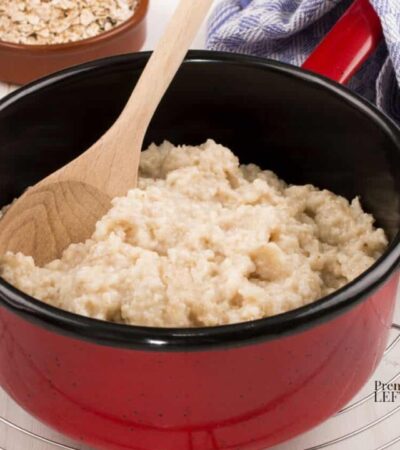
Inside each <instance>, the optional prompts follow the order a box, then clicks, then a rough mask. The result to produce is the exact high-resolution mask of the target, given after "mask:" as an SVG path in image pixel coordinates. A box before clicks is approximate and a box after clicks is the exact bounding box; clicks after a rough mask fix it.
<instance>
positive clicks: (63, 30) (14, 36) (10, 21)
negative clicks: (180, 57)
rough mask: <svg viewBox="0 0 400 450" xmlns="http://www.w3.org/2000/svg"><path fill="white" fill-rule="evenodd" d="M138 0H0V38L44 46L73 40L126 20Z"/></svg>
mask: <svg viewBox="0 0 400 450" xmlns="http://www.w3.org/2000/svg"><path fill="white" fill-rule="evenodd" d="M136 6H137V0H1V1H0V40H1V41H5V42H12V43H16V44H31V45H47V44H62V43H67V42H74V41H78V40H81V39H86V38H90V37H93V36H96V35H98V34H100V33H103V32H105V31H108V30H110V29H111V28H113V27H115V26H117V25H120V24H121V23H122V22H125V21H126V20H128V19H129V18H130V17H131V16H132V15H133V14H134V12H135V8H136Z"/></svg>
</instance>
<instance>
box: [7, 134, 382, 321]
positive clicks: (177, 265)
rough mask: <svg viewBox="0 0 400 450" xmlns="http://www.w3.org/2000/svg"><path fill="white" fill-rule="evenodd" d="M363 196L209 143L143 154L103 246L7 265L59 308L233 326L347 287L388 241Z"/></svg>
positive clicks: (102, 226)
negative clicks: (288, 174) (322, 186)
mask: <svg viewBox="0 0 400 450" xmlns="http://www.w3.org/2000/svg"><path fill="white" fill-rule="evenodd" d="M373 223H374V219H373V217H372V216H371V215H369V214H366V213H365V212H363V210H362V208H361V205H360V202H359V200H358V198H355V199H354V200H353V201H352V202H351V203H349V202H348V201H347V200H346V199H345V198H343V197H340V196H338V195H335V194H333V193H331V192H329V191H327V190H319V189H317V188H316V187H314V186H312V185H306V186H292V185H287V184H286V183H285V182H284V181H282V180H280V179H279V178H278V177H277V176H276V175H275V174H273V173H272V172H270V171H267V170H261V169H260V168H259V167H257V166H255V165H252V164H250V165H240V164H239V161H238V159H237V157H236V156H235V155H234V154H233V153H232V152H231V151H230V150H229V149H227V148H225V147H223V146H221V145H218V144H216V143H215V142H214V141H212V140H209V141H207V142H206V143H205V144H203V145H201V146H199V147H190V146H182V147H175V146H173V145H172V144H170V143H168V142H165V143H163V144H162V145H161V146H159V147H157V146H156V145H152V146H150V148H149V149H148V150H146V151H145V152H143V153H142V158H141V163H140V177H139V182H138V187H137V188H136V189H132V190H131V191H130V192H129V193H128V194H127V195H126V196H125V197H120V198H116V199H114V200H113V206H112V208H111V209H110V211H109V212H108V213H107V214H106V215H105V216H104V217H103V218H102V219H101V220H100V221H99V222H98V223H97V225H96V229H95V231H94V233H93V236H92V237H91V239H89V240H87V241H86V242H84V243H80V244H73V245H71V246H70V247H69V248H68V249H66V250H65V252H64V254H63V256H62V258H61V259H59V260H55V261H53V262H51V263H49V264H47V265H46V266H45V267H43V268H40V267H37V266H35V263H34V260H33V259H32V258H31V257H29V256H24V255H22V254H12V253H7V254H6V255H4V256H3V257H1V258H0V274H1V276H2V277H3V278H4V279H5V280H7V281H8V282H10V283H11V284H13V285H14V286H16V287H17V288H19V289H20V290H22V291H24V292H26V293H28V294H30V295H31V296H33V297H35V298H38V299H40V300H42V301H44V302H46V303H49V304H51V305H54V306H56V307H58V308H62V309H65V310H67V311H71V312H74V313H77V314H81V315H84V316H88V317H94V318H98V319H103V320H109V321H114V322H120V323H126V324H136V325H146V326H157V327H197V326H213V325H223V324H230V323H237V322H244V321H248V320H253V319H258V318H261V317H267V316H272V315H275V314H279V313H282V312H285V311H288V310H291V309H294V308H298V307H300V306H302V305H305V304H308V303H310V302H313V301H315V300H317V299H319V298H321V297H323V296H325V295H327V294H329V293H331V292H333V291H335V290H337V289H339V288H340V287H342V286H344V285H345V284H347V283H348V282H350V281H351V280H353V279H354V278H356V277H357V276H358V275H360V274H361V273H362V272H364V271H365V270H366V269H367V268H368V267H370V266H371V265H372V264H373V262H374V261H375V260H376V259H377V258H378V257H379V256H380V255H381V254H382V252H383V251H384V249H385V247H386V245H387V239H386V237H385V234H384V232H383V230H382V229H380V228H374V225H373Z"/></svg>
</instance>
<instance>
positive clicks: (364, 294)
mask: <svg viewBox="0 0 400 450" xmlns="http://www.w3.org/2000/svg"><path fill="white" fill-rule="evenodd" d="M149 54H150V53H149V52H141V53H136V54H132V55H123V56H116V57H109V58H105V59H101V60H97V61H93V62H90V63H86V64H82V65H79V66H76V67H72V68H69V69H66V70H63V71H61V72H57V73H56V74H53V75H50V76H48V77H45V78H42V79H40V80H38V81H35V82H33V83H30V84H29V85H27V86H24V87H23V88H21V89H19V90H17V91H15V92H14V93H11V94H10V95H8V96H7V97H5V98H4V99H2V100H1V101H0V110H2V109H4V108H6V107H7V106H8V105H10V104H13V103H15V102H16V101H18V100H19V99H20V98H23V97H24V96H26V95H30V94H31V93H34V92H36V91H38V90H40V89H41V88H44V87H47V86H49V85H53V84H56V83H58V82H61V81H63V80H64V79H67V78H69V77H71V76H74V75H77V74H82V73H84V72H87V71H89V70H94V69H97V68H102V67H107V66H110V67H111V66H115V67H117V66H118V65H119V64H124V63H126V62H129V61H134V60H143V62H144V61H146V59H147V58H148V57H149ZM185 61H186V62H190V63H192V64H196V63H201V64H203V63H230V64H240V65H251V66H253V67H254V66H257V67H259V68H263V69H268V70H274V71H278V72H280V73H282V74H285V75H288V76H292V77H296V78H300V79H302V80H303V81H305V82H309V83H316V84H318V85H319V86H323V87H324V88H325V89H328V90H329V91H331V92H332V93H334V94H335V95H337V96H339V97H340V98H341V99H342V100H343V101H345V102H348V103H351V104H352V105H353V106H355V107H356V108H357V109H358V110H359V111H362V112H363V113H364V114H366V115H368V116H369V117H370V118H371V120H373V121H374V122H375V123H377V124H379V126H380V127H384V128H385V129H386V131H387V132H388V133H389V134H390V135H391V137H392V139H393V141H394V142H395V143H396V145H397V147H398V149H399V151H400V129H399V127H398V126H397V125H396V124H395V123H394V122H393V121H392V120H391V119H389V118H388V117H386V116H385V115H384V114H382V113H381V112H380V111H379V110H378V109H377V108H376V107H375V106H374V105H373V104H371V103H370V102H368V101H367V100H365V99H363V98H361V97H359V96H358V95H357V94H354V93H353V92H351V91H350V90H349V89H347V88H346V87H343V86H340V85H339V84H337V83H335V82H333V81H330V80H328V79H326V78H324V77H322V76H320V75H316V74H313V73H310V72H308V71H305V70H303V69H300V68H297V67H294V66H290V65H287V64H284V63H280V62H276V61H271V60H268V59H264V58H258V57H254V56H248V55H241V54H232V53H224V52H214V51H207V50H192V51H190V52H189V53H188V56H187V57H186V60H185ZM399 263H400V232H398V233H397V234H396V236H395V237H394V239H393V241H392V242H391V243H390V245H389V246H388V248H387V249H386V251H385V252H384V254H383V255H382V256H381V257H380V258H379V260H378V261H376V262H375V263H374V264H373V265H372V266H371V267H370V268H369V269H368V270H367V271H366V272H364V273H363V274H361V275H360V276H359V277H357V278H356V279H355V280H354V281H352V282H351V283H349V284H347V285H346V286H344V287H343V288H341V289H340V290H338V291H336V292H334V293H333V294H330V295H328V296H326V297H323V298H321V299H319V300H317V301H315V302H313V303H310V304H308V305H306V306H303V307H300V308H297V309H295V310H292V311H289V312H286V313H283V314H279V315H276V316H272V317H267V318H263V319H258V320H253V321H250V322H243V323H238V324H232V325H222V326H217V327H201V328H154V327H143V326H135V325H121V324H116V323H111V322H104V321H101V320H96V319H91V318H87V317H83V316H79V315H76V314H73V313H69V312H66V311H63V310H61V309H58V308H55V307H53V306H50V305H47V304H45V303H43V302H41V301H39V300H36V299H34V298H32V297H30V296H29V295H26V294H24V293H23V292H21V291H19V290H18V289H16V288H14V287H13V286H11V285H10V284H9V283H7V282H6V281H5V280H3V279H2V278H1V277H0V305H2V306H4V307H6V308H7V309H9V310H11V311H12V312H14V313H16V314H17V315H19V316H21V317H22V318H24V319H26V320H28V321H30V322H33V323H36V324H38V325H40V326H41V327H44V328H46V329H48V330H51V331H54V332H56V333H59V334H63V335H67V336H70V337H73V338H76V339H81V340H85V341H89V342H92V343H96V344H100V345H107V346H112V347H119V348H127V349H136V350H146V351H196V350H210V349H219V348H224V347H234V346H241V345H246V344H247V345H248V344H251V343H256V342H260V341H266V340H271V339H277V338H280V337H282V336H287V335H292V334H295V333H299V332H301V331H304V330H307V329H309V328H312V327H314V326H317V325H319V324H321V323H324V322H327V321H329V320H331V319H333V318H335V317H337V316H338V315H341V314H343V313H345V312H346V311H348V310H349V309H352V308H353V307H355V306H356V305H357V304H359V303H360V302H362V301H363V300H366V299H368V298H369V296H370V295H371V294H372V293H373V292H374V291H376V290H377V289H378V288H379V287H380V286H381V285H382V284H383V283H384V282H385V281H386V280H388V278H389V277H390V276H391V275H392V274H393V273H394V271H395V270H396V269H397V267H398V265H399Z"/></svg>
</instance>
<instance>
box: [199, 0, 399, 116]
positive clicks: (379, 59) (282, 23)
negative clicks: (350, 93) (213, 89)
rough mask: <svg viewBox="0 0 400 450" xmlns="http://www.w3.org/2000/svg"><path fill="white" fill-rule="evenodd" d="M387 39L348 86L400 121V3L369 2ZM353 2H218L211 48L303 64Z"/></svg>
mask: <svg viewBox="0 0 400 450" xmlns="http://www.w3.org/2000/svg"><path fill="white" fill-rule="evenodd" d="M370 1H371V4H372V6H373V7H374V8H375V10H376V12H377V13H378V15H379V17H380V19H381V22H382V26H383V30H384V35H385V42H382V44H381V45H380V47H379V48H378V50H377V51H376V53H375V55H374V56H373V57H372V58H370V59H369V60H368V61H367V62H366V63H365V64H364V66H363V67H362V68H361V70H360V71H359V73H358V74H357V75H356V76H355V77H354V78H353V79H352V80H351V82H350V84H349V86H350V87H351V88H352V89H354V90H355V91H356V92H358V93H359V94H361V95H363V96H365V97H366V98H368V99H369V100H371V101H374V102H375V103H376V104H377V105H378V107H379V108H380V109H382V110H383V111H385V112H386V113H387V114H389V115H391V116H392V117H393V118H394V119H396V120H398V121H399V122H400V91H399V85H400V0H370ZM351 2H352V0H219V2H218V4H217V6H216V8H215V10H214V12H213V13H212V16H211V18H210V21H209V24H208V37H207V48H209V49H212V50H221V51H229V52H238V53H247V54H252V55H257V56H264V57H267V58H273V59H277V60H280V61H284V62H287V63H291V64H296V65H301V64H302V63H303V62H304V60H305V59H306V58H307V56H308V55H309V54H310V53H311V52H312V50H313V49H314V47H316V45H317V44H318V43H319V42H320V41H321V39H322V38H323V36H324V35H325V34H326V33H327V32H328V31H329V30H330V29H331V28H332V26H333V25H334V24H335V22H336V21H337V20H338V19H339V17H341V15H342V14H343V13H344V11H345V10H346V8H348V6H349V5H350V4H351Z"/></svg>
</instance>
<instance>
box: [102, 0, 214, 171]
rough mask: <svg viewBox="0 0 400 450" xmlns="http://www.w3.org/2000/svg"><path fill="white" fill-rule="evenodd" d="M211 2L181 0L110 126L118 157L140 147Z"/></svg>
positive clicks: (135, 168)
mask: <svg viewBox="0 0 400 450" xmlns="http://www.w3.org/2000/svg"><path fill="white" fill-rule="evenodd" d="M212 3H213V0H181V1H180V3H179V5H178V7H177V9H176V11H175V13H174V15H173V17H172V18H171V20H170V21H169V23H168V25H167V28H166V30H165V32H164V34H163V36H162V38H161V40H160V41H159V43H158V45H157V47H156V49H155V50H154V52H153V54H152V56H151V57H150V59H149V61H148V63H147V65H146V67H145V69H144V71H143V73H142V75H141V77H140V79H139V81H138V83H137V85H136V87H135V89H134V91H133V92H132V95H131V97H130V98H129V101H128V103H127V105H126V106H125V108H124V110H123V112H122V113H121V115H120V117H119V118H118V120H117V121H116V122H115V123H114V125H113V126H112V128H111V129H110V130H109V132H110V136H111V135H112V136H113V140H114V141H115V140H117V141H118V142H120V145H119V148H120V149H121V152H120V154H119V155H118V157H119V158H127V157H128V158H127V159H126V161H129V159H130V158H129V156H128V155H126V153H124V152H125V150H126V149H132V150H133V148H135V149H136V148H138V147H139V148H141V146H142V144H143V139H144V136H145V133H146V131H147V128H148V126H149V123H150V121H151V119H152V117H153V115H154V113H155V111H156V109H157V107H158V105H159V103H160V101H161V99H162V97H163V96H164V94H165V92H166V90H167V89H168V86H169V85H170V83H171V81H172V79H173V78H174V76H175V74H176V72H177V71H178V69H179V67H180V66H181V64H182V61H183V59H184V58H185V55H186V53H187V51H188V49H189V47H190V45H191V43H192V42H193V39H194V38H195V36H196V34H197V32H198V30H199V28H200V26H201V24H202V22H203V21H204V19H205V17H206V15H207V13H208V11H209V9H210V7H211V5H212ZM128 130H129V131H128ZM107 134H108V133H107ZM125 139H130V140H131V143H130V145H129V144H128V142H126V141H125V142H124V140H125ZM121 140H122V141H121ZM131 157H132V156H131ZM139 159H140V154H139V155H138V158H137V162H136V167H131V169H130V170H131V171H132V172H131V173H135V174H136V173H137V169H138V165H139Z"/></svg>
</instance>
